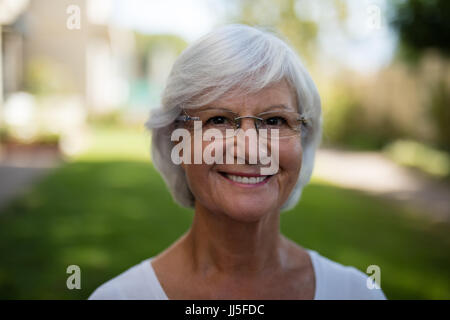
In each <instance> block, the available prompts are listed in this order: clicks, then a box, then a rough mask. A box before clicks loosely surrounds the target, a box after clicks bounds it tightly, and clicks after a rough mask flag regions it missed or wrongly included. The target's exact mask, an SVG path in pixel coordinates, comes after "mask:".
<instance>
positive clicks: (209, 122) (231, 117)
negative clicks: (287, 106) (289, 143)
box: [176, 109, 307, 138]
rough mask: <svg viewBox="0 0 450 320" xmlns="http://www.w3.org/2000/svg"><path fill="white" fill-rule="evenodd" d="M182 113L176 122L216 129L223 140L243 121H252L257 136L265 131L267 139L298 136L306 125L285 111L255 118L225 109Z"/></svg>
mask: <svg viewBox="0 0 450 320" xmlns="http://www.w3.org/2000/svg"><path fill="white" fill-rule="evenodd" d="M183 113H184V114H183V115H181V116H179V117H178V118H177V119H176V121H180V122H183V123H185V125H186V127H187V129H191V130H194V125H193V121H201V124H202V126H201V128H202V130H208V129H217V130H219V131H220V132H221V133H222V135H223V137H225V138H229V137H233V136H234V135H235V134H236V132H237V131H238V130H239V129H241V127H242V120H243V119H253V121H254V125H255V129H256V131H257V132H258V135H260V130H261V129H265V130H266V133H267V137H271V136H272V135H273V136H274V137H279V138H286V137H292V136H296V135H300V134H301V130H302V126H306V125H307V119H306V118H305V117H303V116H302V115H300V114H299V113H297V112H294V111H292V112H291V111H285V110H280V111H278V110H273V111H272V110H270V111H266V112H263V113H260V114H258V115H256V116H239V114H237V113H234V112H232V111H230V110H226V109H205V110H200V111H192V114H188V113H187V111H186V110H185V109H183ZM190 113H191V112H190ZM273 130H277V131H278V134H277V135H275V134H274V131H273Z"/></svg>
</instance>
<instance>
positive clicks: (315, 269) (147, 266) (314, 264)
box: [143, 249, 320, 300]
mask: <svg viewBox="0 0 450 320" xmlns="http://www.w3.org/2000/svg"><path fill="white" fill-rule="evenodd" d="M305 250H306V252H308V254H309V257H310V259H311V264H312V268H313V272H314V282H315V284H314V298H313V300H317V298H318V296H319V295H318V292H319V288H320V287H319V285H320V279H319V277H318V273H319V272H318V271H319V270H318V267H319V266H318V263H317V260H316V258H317V257H316V254H317V252H316V251H314V250H311V249H305ZM152 260H153V257H152V258H148V259H146V260H144V261H143V263H144V267H145V268H144V269H145V270H146V271H148V272H149V273H150V274H149V275H150V277H151V280H152V281H153V282H154V283H155V284H156V285H157V287H158V291H159V293H160V294H161V295H162V296H163V297H164V299H165V300H169V297H168V296H167V294H166V292H165V291H164V288H163V287H162V285H161V282H159V279H158V276H157V275H156V273H155V270H154V269H153V265H152Z"/></svg>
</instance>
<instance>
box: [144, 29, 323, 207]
mask: <svg viewBox="0 0 450 320" xmlns="http://www.w3.org/2000/svg"><path fill="white" fill-rule="evenodd" d="M282 80H286V81H287V82H288V84H289V85H290V87H291V88H292V89H293V91H294V92H295V94H296V98H297V108H298V112H299V113H300V114H302V115H304V116H305V117H306V118H307V119H308V122H309V125H308V127H307V129H306V130H305V131H304V132H302V138H301V143H302V149H303V155H302V167H301V170H300V174H299V177H298V179H297V183H296V185H295V187H294V189H293V190H292V192H291V194H290V196H289V198H288V199H287V201H286V202H285V203H284V205H283V206H282V208H281V209H282V210H288V209H291V208H293V207H294V206H295V205H296V204H297V202H298V200H299V199H300V196H301V193H302V189H303V187H304V186H305V185H306V184H307V183H308V182H309V180H310V178H311V174H312V170H313V166H314V155H315V151H316V148H317V146H318V145H319V143H320V139H321V132H322V129H321V128H322V118H321V105H320V97H319V94H318V92H317V88H316V86H315V84H314V82H313V80H312V79H311V77H310V75H309V74H308V72H307V71H306V69H305V67H304V66H303V65H302V63H301V61H300V59H299V57H298V56H297V55H296V53H295V52H294V51H293V50H292V49H291V48H290V46H289V45H287V44H286V42H284V41H283V40H281V39H280V38H279V37H278V36H275V35H274V34H272V33H270V32H268V31H264V30H261V29H258V28H255V27H250V26H245V25H239V24H232V25H227V26H224V27H221V28H219V29H217V30H215V31H212V32H210V33H208V34H207V35H205V36H203V37H202V38H200V39H199V40H197V41H196V42H194V43H193V44H191V45H190V46H189V47H188V48H187V49H185V50H184V51H183V52H182V54H181V55H180V56H179V57H178V59H177V60H176V61H175V63H174V65H173V67H172V70H171V72H170V75H169V77H168V79H167V85H166V87H165V90H164V92H163V96H162V106H161V108H158V109H155V110H153V111H152V112H151V114H150V118H149V120H148V121H147V122H146V127H147V128H148V129H149V130H151V131H152V144H151V154H152V161H153V164H154V166H155V167H156V169H157V170H159V172H160V173H161V175H162V176H163V178H164V180H165V182H166V184H167V186H168V188H169V190H170V192H171V193H172V196H173V198H174V200H175V201H176V202H177V203H179V204H180V205H182V206H184V207H193V206H194V202H195V198H194V195H193V194H192V192H191V190H190V189H189V187H188V182H187V179H186V175H185V172H184V170H183V168H182V167H181V166H180V165H176V164H174V163H173V162H172V161H171V157H170V154H171V149H172V146H173V143H172V141H171V140H170V132H169V131H170V128H171V125H172V124H173V123H174V121H175V119H176V118H177V116H179V115H180V113H181V110H182V109H181V108H198V107H200V106H204V105H206V104H209V103H211V102H213V101H216V100H217V99H219V98H221V97H223V96H224V95H229V94H232V92H239V94H245V93H254V92H258V91H260V90H261V89H263V88H265V87H267V86H269V85H271V84H275V83H278V82H280V81H282ZM235 89H238V90H235Z"/></svg>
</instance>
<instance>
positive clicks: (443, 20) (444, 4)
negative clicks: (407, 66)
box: [392, 0, 450, 60]
mask: <svg viewBox="0 0 450 320" xmlns="http://www.w3.org/2000/svg"><path fill="white" fill-rule="evenodd" d="M393 5H394V9H395V10H394V12H395V14H394V15H393V18H392V26H393V27H394V29H396V30H398V32H399V36H400V41H401V50H400V52H401V54H402V55H403V57H405V58H408V59H409V60H417V59H418V58H419V57H420V56H421V54H422V53H423V51H424V50H426V49H429V48H435V49H438V50H439V51H441V52H442V53H443V54H445V55H447V56H448V55H449V54H450V1H448V0H407V1H404V0H403V1H396V2H394V3H393Z"/></svg>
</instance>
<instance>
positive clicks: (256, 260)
mask: <svg viewBox="0 0 450 320" xmlns="http://www.w3.org/2000/svg"><path fill="white" fill-rule="evenodd" d="M286 244H287V243H286V239H285V238H284V237H282V236H281V235H280V231H279V213H278V212H273V213H270V214H267V215H266V216H264V217H263V218H261V219H260V220H258V221H255V222H243V221H237V220H235V219H232V218H231V217H229V216H227V215H225V214H221V213H212V212H210V211H209V210H208V209H207V208H205V207H203V206H201V205H198V204H197V205H196V208H195V216H194V221H193V223H192V227H191V229H190V230H189V232H188V233H187V234H186V238H185V245H186V246H188V248H187V249H188V250H189V252H191V253H192V255H190V256H191V257H192V259H193V261H192V263H193V267H194V268H195V269H196V270H197V271H198V272H201V273H203V274H211V273H221V274H227V275H230V276H231V275H235V276H252V277H254V276H264V274H265V271H268V270H271V272H273V271H274V270H279V269H280V268H281V267H282V266H283V264H284V261H285V260H286V258H285V254H284V252H285V251H286V250H284V249H285V248H286Z"/></svg>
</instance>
